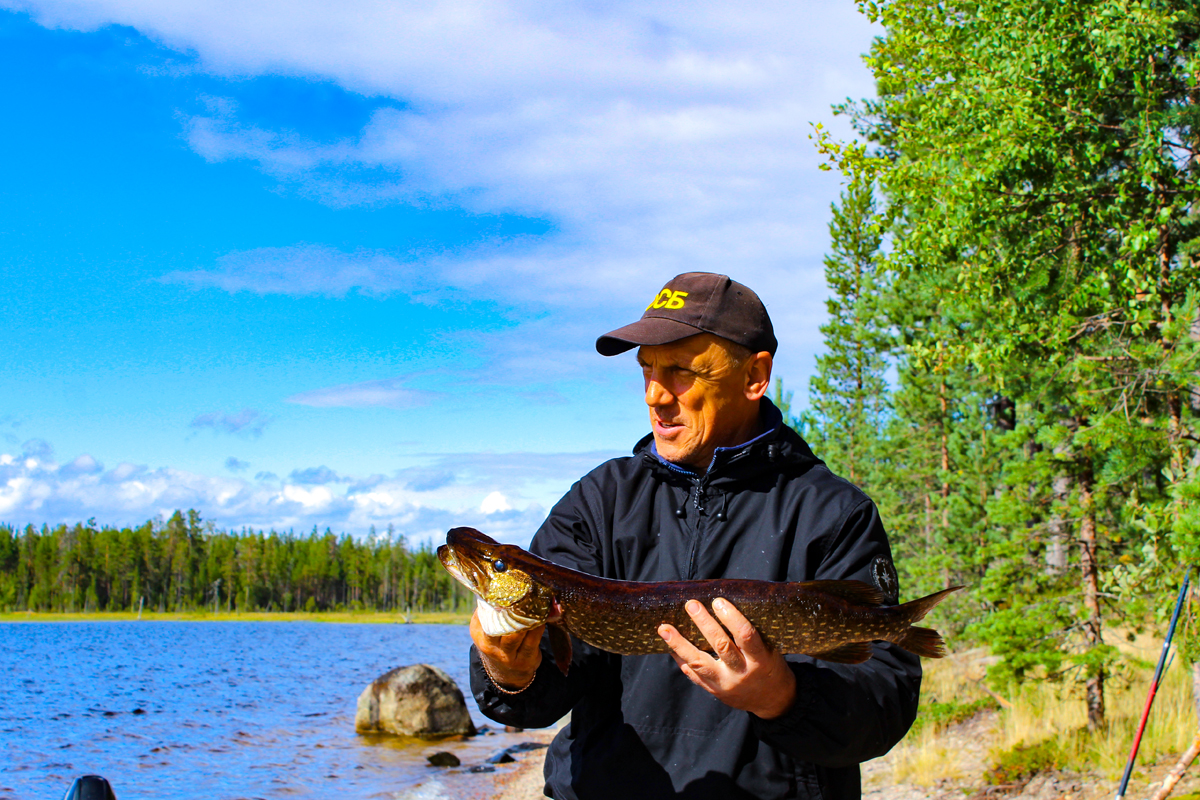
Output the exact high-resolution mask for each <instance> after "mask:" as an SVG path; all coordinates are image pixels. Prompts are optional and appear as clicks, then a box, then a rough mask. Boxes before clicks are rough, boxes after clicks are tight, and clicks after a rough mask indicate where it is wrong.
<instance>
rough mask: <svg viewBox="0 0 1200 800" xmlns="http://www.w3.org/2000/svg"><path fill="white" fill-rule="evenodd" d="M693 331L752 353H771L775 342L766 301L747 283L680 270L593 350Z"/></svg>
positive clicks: (609, 352)
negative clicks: (638, 314)
mask: <svg viewBox="0 0 1200 800" xmlns="http://www.w3.org/2000/svg"><path fill="white" fill-rule="evenodd" d="M698 333H711V334H713V335H714V336H720V337H721V338H722V339H728V340H729V341H731V342H735V343H736V344H740V345H741V346H742V347H746V348H748V349H749V350H750V351H752V352H755V353H758V352H762V351H763V350H765V351H767V352H768V353H770V354H771V355H775V349H776V348H777V347H778V346H779V342H778V341H776V339H775V329H774V327H772V325H771V318H770V316H768V315H767V309H766V306H764V305H763V304H762V300H759V299H758V295H756V294H755V293H754V292H753V290H751V289H750V287H748V286H744V285H742V284H740V283H738V282H737V281H735V280H732V279H731V278H730V277H729V276H727V275H718V274H716V273H714V272H685V273H683V274H682V275H676V276H675V277H674V278H672V279H671V280H670V281H668V282H667V285H666V286H664V287H663V288H662V290H661V291H659V293H658V294H656V295H655V296H654V299H653V300H651V301H650V305H648V306H646V311H645V312H644V313H643V314H642V318H641V319H639V320H638V321H637V322H635V323H633V324H632V325H626V326H625V327H623V328H617V329H616V330H615V331H610V332H608V333H606V334H604V335H603V336H601V337H600V338H599V339H597V340H596V350H597V351H598V352H599V353H600V355H602V356H615V355H618V354H619V353H624V352H625V351H626V350H631V349H633V348H634V347H639V346H641V345H644V344H648V345H655V344H669V343H671V342H677V341H679V340H680V339H686V338H687V337H689V336H695V335H696V334H698Z"/></svg>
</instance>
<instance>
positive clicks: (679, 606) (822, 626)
mask: <svg viewBox="0 0 1200 800" xmlns="http://www.w3.org/2000/svg"><path fill="white" fill-rule="evenodd" d="M437 555H438V560H439V561H441V563H442V566H443V567H445V569H446V571H447V572H449V573H450V574H451V575H452V576H454V578H455V579H456V580H458V581H459V582H460V583H462V584H463V585H464V586H466V587H467V588H468V589H470V590H471V592H472V593H474V594H475V597H476V605H477V613H478V616H479V622H480V625H481V626H482V628H483V631H484V633H486V634H488V635H489V636H503V635H505V634H510V633H517V632H518V631H523V630H529V629H531V628H536V627H537V626H539V625H546V626H547V630H548V632H549V638H550V647H551V651H552V652H553V654H554V660H555V663H556V665H557V666H558V668H559V670H561V671H562V673H563V674H564V675H565V674H567V671H568V669H569V667H570V663H571V653H572V645H571V635H574V636H575V637H576V638H577V639H579V640H580V641H581V642H584V643H586V644H589V645H591V646H592V647H596V648H599V649H601V650H606V651H608V652H610V653H617V654H619V655H625V656H635V655H646V654H650V653H667V652H669V648H668V647H667V644H666V642H665V641H663V639H662V637H660V636H659V635H658V627H659V626H660V625H662V624H664V623H665V624H668V625H673V626H674V627H675V629H676V630H678V631H679V633H680V634H681V635H683V636H684V638H686V639H687V640H688V641H690V642H691V643H692V644H694V645H695V646H697V647H698V648H700V649H702V650H708V651H711V645H709V644H708V641H707V639H706V638H705V637H704V635H703V634H702V633H701V632H700V630H699V628H697V627H696V624H695V623H694V622H692V618H691V617H690V616H689V615H688V613H687V610H686V608H685V605H686V604H687V602H688V601H689V600H698V601H699V602H701V603H703V604H704V605H705V607H706V608H708V609H709V611H710V613H711V611H712V603H713V601H714V600H716V599H717V598H724V599H725V600H727V601H729V602H730V603H732V604H733V605H734V606H735V607H736V608H737V609H738V611H740V612H741V613H742V614H743V615H744V616H745V617H746V619H747V620H749V622H750V623H751V624H752V625H754V628H755V630H757V631H758V634H759V636H760V637H761V638H762V640H763V642H764V644H766V646H767V647H769V648H771V649H773V650H778V651H782V652H783V653H785V654H787V653H803V654H805V655H808V656H811V657H813V658H816V659H820V660H822V661H829V662H832V663H836V664H861V663H863V662H864V661H867V660H868V659H870V658H871V656H872V655H873V654H874V648H873V647H872V642H876V641H882V642H892V643H893V644H896V645H898V646H900V647H902V648H903V649H905V650H907V651H909V652H910V653H914V654H916V655H918V656H922V657H925V658H941V657H942V656H944V655H945V654H946V650H945V643H944V642H943V640H942V637H941V635H940V634H939V633H938V632H937V631H935V630H933V629H932V628H919V627H916V626H915V625H913V623H914V622H919V621H920V620H921V619H922V618H923V617H924V616H925V615H926V614H928V613H929V612H930V610H932V609H933V607H934V606H936V605H937V604H938V603H940V602H941V601H942V600H944V599H945V598H946V597H947V596H948V595H950V594H952V593H954V592H956V591H958V590H959V589H962V588H963V587H962V586H953V587H950V588H948V589H943V590H942V591H940V592H934V593H933V594H931V595H928V596H926V597H922V598H920V599H919V600H912V601H910V602H908V603H904V604H902V605H895V606H884V605H883V593H882V592H881V591H880V590H879V589H877V588H876V587H874V586H872V585H871V584H869V583H864V582H862V581H853V580H824V581H799V582H786V581H762V580H748V579H740V578H721V579H710V580H689V581H623V580H615V579H612V578H601V577H597V576H595V575H589V574H587V573H585V572H579V571H577V570H573V569H570V568H568V567H564V566H561V565H559V564H555V563H553V562H551V561H547V560H546V559H544V558H539V557H538V556H535V555H534V554H533V553H530V552H528V551H526V550H523V549H521V548H520V547H517V546H516V545H511V544H501V543H500V542H497V541H496V540H494V539H492V538H491V537H489V536H487V535H485V534H483V533H480V532H479V531H477V530H475V529H474V528H453V529H451V530H450V531H449V533H447V534H446V543H445V544H444V545H441V546H440V547H438V549H437Z"/></svg>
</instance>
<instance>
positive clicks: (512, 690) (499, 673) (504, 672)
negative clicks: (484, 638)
mask: <svg viewBox="0 0 1200 800" xmlns="http://www.w3.org/2000/svg"><path fill="white" fill-rule="evenodd" d="M479 663H480V664H481V665H482V666H483V672H484V674H485V675H487V676H488V680H489V681H491V682H492V685H493V686H495V687H496V688H497V689H499V690H500V691H501V692H504V693H505V694H517V693H518V692H522V691H524V690H525V689H528V688H529V685H530V684H531V683H533V679H534V678H535V677H536V676H537V667H534V668H533V669H531V670H514V669H510V668H507V667H504V666H502V665H500V664H497V663H496V662H495V661H493V660H491V659H490V658H488V657H487V656H485V655H484V654H483V653H480V654H479Z"/></svg>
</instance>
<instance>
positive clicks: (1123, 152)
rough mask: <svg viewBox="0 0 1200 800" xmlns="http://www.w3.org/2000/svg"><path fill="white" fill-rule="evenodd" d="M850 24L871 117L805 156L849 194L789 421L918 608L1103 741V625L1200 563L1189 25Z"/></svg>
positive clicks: (853, 111)
mask: <svg viewBox="0 0 1200 800" xmlns="http://www.w3.org/2000/svg"><path fill="white" fill-rule="evenodd" d="M860 7H861V9H862V10H863V12H864V13H865V14H867V15H868V16H869V17H870V18H871V19H872V20H873V21H875V22H878V23H881V24H882V26H883V28H884V31H885V33H884V34H883V35H882V36H880V37H879V38H878V39H877V40H876V41H875V43H874V45H873V47H872V48H871V51H870V53H869V54H868V55H867V57H866V62H867V64H868V66H869V67H870V69H871V70H872V71H873V73H874V75H875V79H876V86H877V95H876V97H875V98H873V99H869V100H864V101H861V102H847V103H846V104H845V105H843V106H840V107H838V108H837V111H838V113H840V114H843V115H846V116H848V117H849V118H850V119H851V121H852V122H853V124H854V126H855V129H856V130H857V133H858V138H857V139H856V140H855V141H850V142H844V141H837V140H835V139H834V138H832V137H831V136H830V135H829V134H828V132H827V131H825V130H824V129H822V128H821V127H820V126H818V128H817V131H816V135H815V138H816V139H817V140H818V145H819V147H820V148H821V150H822V152H823V153H824V154H826V155H827V156H828V159H829V162H828V164H827V166H828V167H829V168H832V169H836V170H839V171H840V172H841V174H842V176H843V179H844V187H845V188H844V191H843V193H842V196H841V199H840V201H839V202H838V203H837V204H835V206H834V209H833V219H832V223H831V225H830V232H831V247H830V251H829V255H828V257H827V259H826V261H825V270H826V277H827V280H828V284H829V287H830V290H831V296H830V299H829V301H828V310H829V318H828V320H827V322H826V324H825V325H824V327H823V328H822V331H823V333H824V337H825V343H826V345H827V347H826V352H825V354H824V355H823V356H821V358H820V359H819V363H818V372H817V375H816V377H815V378H814V379H813V380H812V382H811V384H810V387H809V390H810V401H811V402H810V403H809V410H808V411H807V412H806V413H805V414H803V415H801V417H800V418H799V419H798V420H796V421H795V424H796V426H797V427H798V428H799V429H801V430H802V432H803V433H804V434H805V435H806V436H807V437H808V438H809V439H810V440H811V441H812V442H813V445H814V450H816V451H817V453H818V454H819V455H822V456H823V457H824V458H825V459H826V461H827V462H829V463H830V464H831V466H832V467H833V468H834V469H835V470H837V471H839V472H840V473H841V474H843V475H845V476H846V477H848V478H850V479H851V480H852V481H854V482H855V483H857V484H859V485H860V486H862V487H863V488H864V489H865V490H866V491H867V492H868V493H869V494H870V495H871V496H872V497H873V498H874V499H875V501H876V502H877V504H878V505H879V506H880V508H881V512H882V514H883V519H884V520H885V523H886V524H887V525H888V526H889V530H890V536H891V541H892V545H893V549H894V550H895V554H896V560H897V565H898V567H899V568H900V571H901V580H902V585H903V588H904V594H905V595H907V596H909V597H913V596H918V595H920V594H923V593H925V592H928V591H932V590H935V589H940V588H943V587H946V586H950V585H954V584H965V585H966V586H967V587H969V590H968V591H967V592H965V593H960V595H959V596H956V597H955V598H954V599H953V600H952V601H951V602H950V603H948V604H947V606H948V608H947V611H946V613H948V614H949V615H950V616H951V617H952V621H953V625H954V626H955V627H956V628H957V629H958V631H959V636H960V637H962V636H965V637H967V638H968V639H974V640H975V641H980V642H983V643H985V644H987V645H988V646H990V647H991V648H992V650H993V652H994V653H996V654H997V655H1000V656H1002V658H1003V660H1002V661H1001V663H1000V664H999V665H997V666H996V667H995V668H994V669H993V670H992V671H991V674H992V677H993V679H994V680H999V681H1002V682H1017V683H1019V682H1021V681H1026V680H1045V679H1053V680H1066V681H1073V682H1077V683H1078V685H1079V687H1080V690H1081V694H1082V695H1083V696H1084V697H1085V698H1086V704H1087V710H1088V720H1089V725H1090V726H1091V727H1100V726H1102V725H1103V724H1104V723H1105V687H1106V682H1108V681H1110V680H1111V679H1112V678H1113V677H1114V675H1116V674H1118V673H1120V672H1121V671H1122V670H1123V669H1125V668H1126V665H1125V663H1124V661H1123V659H1122V658H1121V656H1120V654H1119V652H1118V651H1117V650H1116V648H1114V647H1113V646H1112V644H1111V641H1112V639H1111V635H1112V631H1113V629H1114V628H1120V629H1121V630H1122V631H1125V632H1131V631H1137V630H1140V629H1142V628H1144V627H1145V626H1146V625H1147V624H1150V623H1153V622H1154V621H1155V620H1159V621H1161V619H1162V617H1163V616H1164V615H1165V614H1166V613H1167V612H1168V611H1169V609H1170V606H1171V601H1172V599H1173V597H1174V593H1175V592H1176V591H1178V587H1179V585H1180V583H1181V582H1182V579H1183V575H1184V571H1185V569H1186V568H1188V567H1189V566H1191V567H1195V566H1200V558H1198V556H1200V505H1198V503H1197V500H1198V499H1200V448H1198V447H1197V445H1198V444H1200V425H1198V416H1200V374H1198V369H1200V359H1198V355H1200V349H1198V340H1200V316H1198V307H1200V302H1198V301H1200V285H1198V284H1197V274H1198V267H1200V263H1198V261H1197V252H1198V251H1200V214H1198V212H1200V209H1198V207H1197V199H1198V197H1200V183H1198V182H1197V177H1198V169H1200V166H1198V163H1197V155H1198V153H1200V126H1198V123H1200V105H1198V101H1200V59H1198V57H1197V55H1198V54H1197V41H1198V38H1200V16H1198V7H1197V6H1196V5H1195V4H1194V3H1192V2H1184V1H1183V0H949V1H948V2H947V0H882V1H877V0H864V1H863V2H861V3H860ZM1186 627H1187V631H1189V635H1187V636H1185V637H1184V638H1185V642H1184V644H1185V648H1184V651H1185V654H1186V655H1187V656H1188V657H1190V658H1192V659H1193V660H1195V659H1196V658H1197V656H1198V655H1200V651H1198V649H1197V646H1196V641H1195V633H1196V631H1197V625H1195V624H1191V625H1190V626H1186ZM1106 633H1107V634H1108V635H1109V639H1107V640H1106V639H1105V635H1106ZM1198 669H1200V667H1198Z"/></svg>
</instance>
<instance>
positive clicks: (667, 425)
mask: <svg viewBox="0 0 1200 800" xmlns="http://www.w3.org/2000/svg"><path fill="white" fill-rule="evenodd" d="M682 427H683V423H682V422H667V421H666V420H662V419H659V418H658V417H655V418H654V430H655V431H657V432H659V433H673V432H675V431H677V430H679V429H680V428H682Z"/></svg>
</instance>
